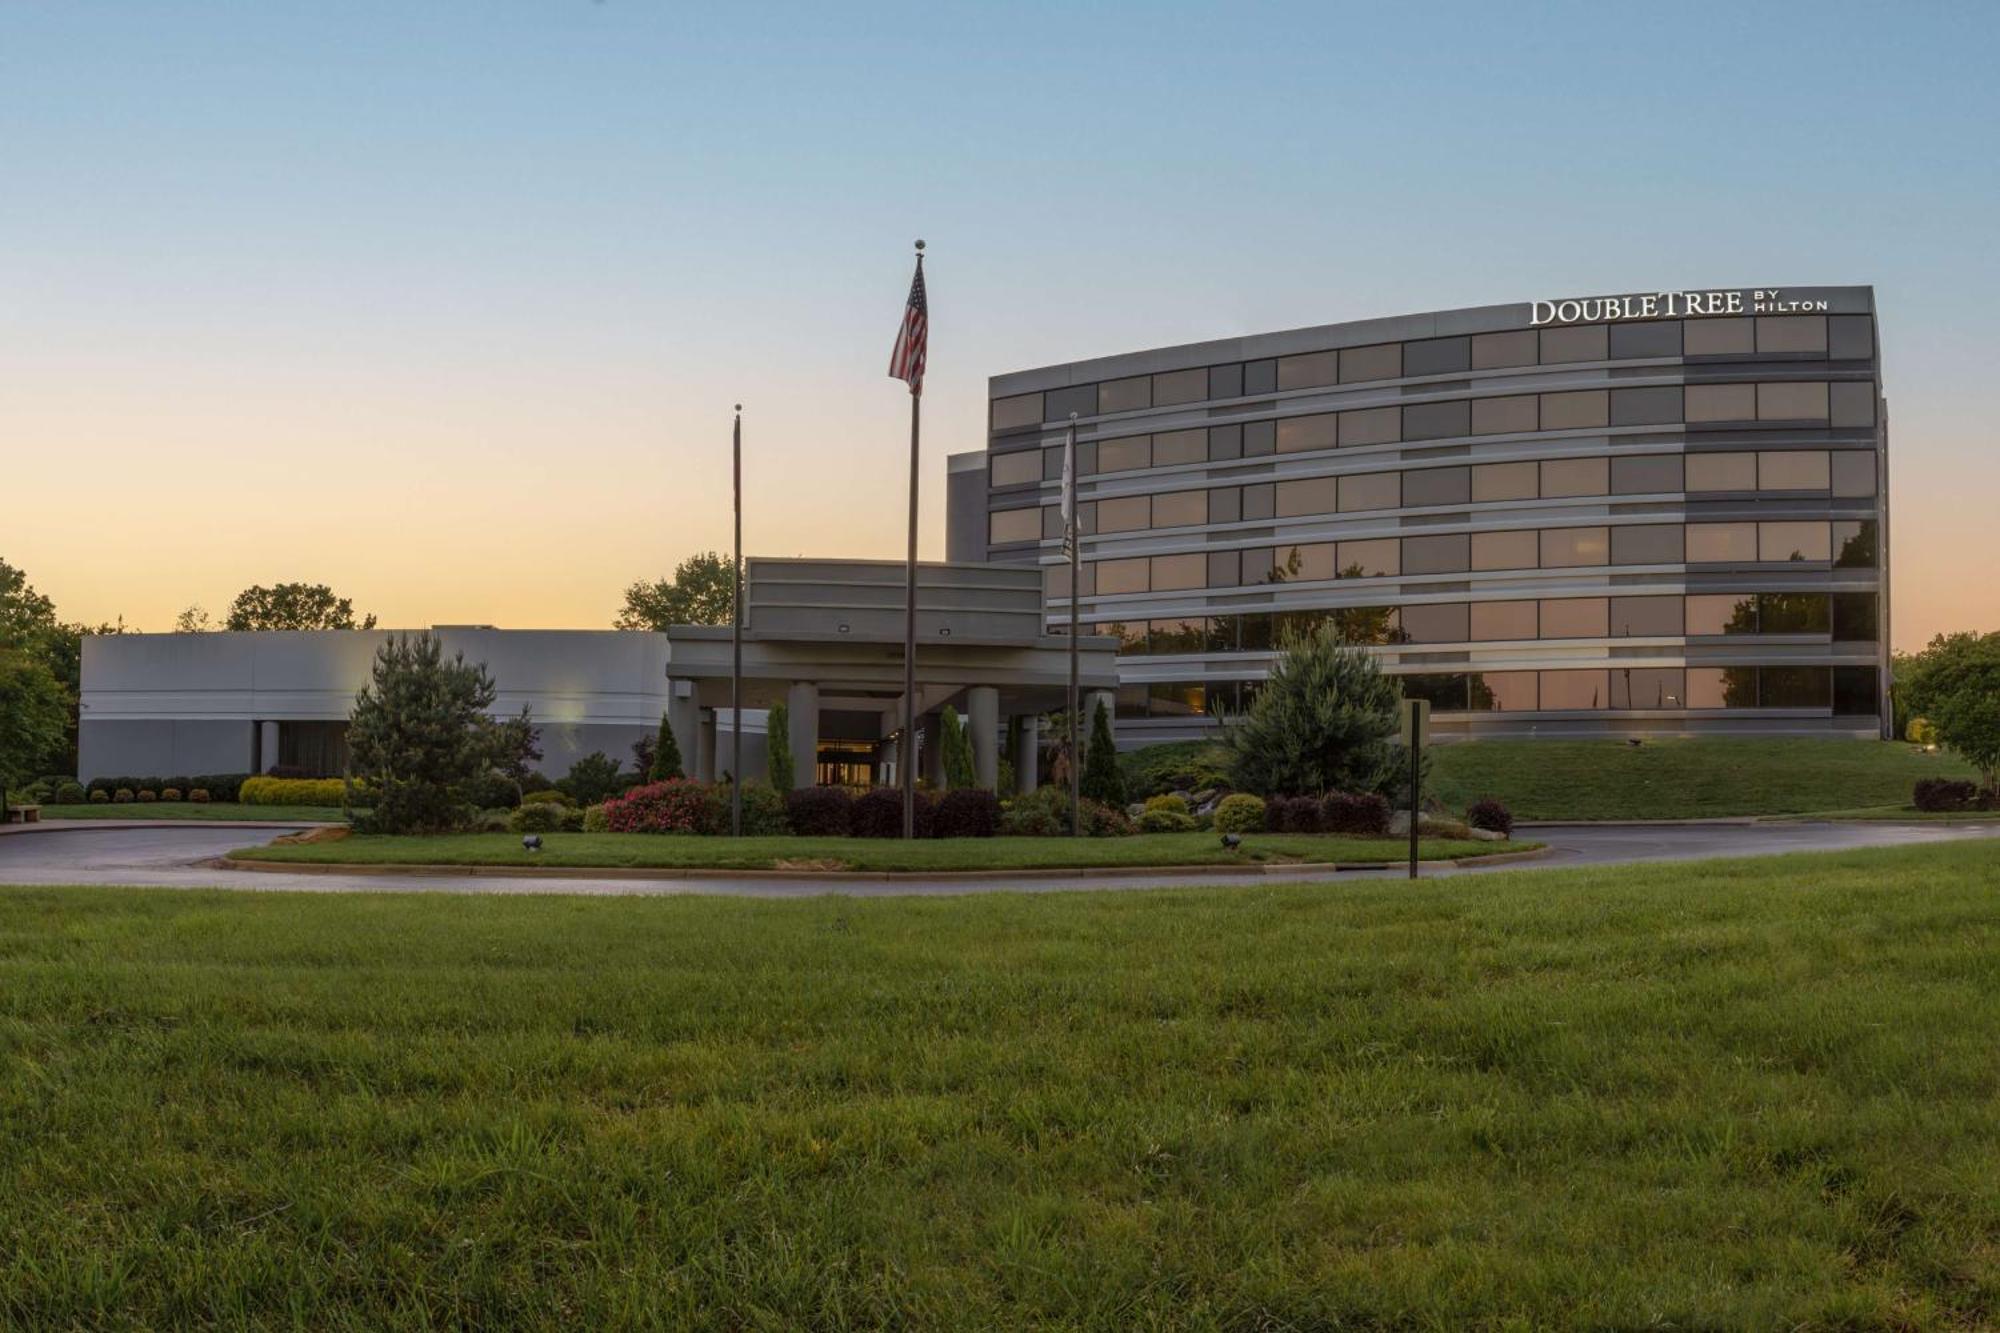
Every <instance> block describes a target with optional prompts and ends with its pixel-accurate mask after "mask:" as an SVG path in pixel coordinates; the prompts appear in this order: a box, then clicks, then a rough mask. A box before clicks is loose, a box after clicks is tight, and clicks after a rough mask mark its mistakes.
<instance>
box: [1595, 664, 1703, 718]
mask: <svg viewBox="0 0 2000 1333" xmlns="http://www.w3.org/2000/svg"><path fill="white" fill-rule="evenodd" d="M1611 706H1612V707H1613V708H1685V707H1687V673H1686V672H1685V671H1682V670H1681V669H1680V668H1679V667H1624V668H1620V669H1619V670H1616V671H1613V672H1612V673H1611Z"/></svg>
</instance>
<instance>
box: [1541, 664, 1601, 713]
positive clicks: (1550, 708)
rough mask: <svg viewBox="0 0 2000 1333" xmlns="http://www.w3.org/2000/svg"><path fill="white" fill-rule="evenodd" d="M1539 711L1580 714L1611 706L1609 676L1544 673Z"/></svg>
mask: <svg viewBox="0 0 2000 1333" xmlns="http://www.w3.org/2000/svg"><path fill="white" fill-rule="evenodd" d="M1541 676H1542V681H1541V685H1542V711H1543V712H1545V713H1547V712H1555V711H1558V710H1561V711H1564V712H1580V711H1584V710H1587V709H1592V708H1603V707H1605V706H1606V704H1608V703H1609V702H1610V694H1611V682H1610V679H1609V673H1608V672H1606V671H1603V670H1594V671H1544V672H1542V673H1541Z"/></svg>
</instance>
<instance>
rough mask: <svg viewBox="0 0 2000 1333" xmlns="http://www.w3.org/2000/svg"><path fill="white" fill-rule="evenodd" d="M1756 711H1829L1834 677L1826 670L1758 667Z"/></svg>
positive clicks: (1794, 667)
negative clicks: (1804, 709)
mask: <svg viewBox="0 0 2000 1333" xmlns="http://www.w3.org/2000/svg"><path fill="white" fill-rule="evenodd" d="M1757 693H1758V707H1760V708H1828V707H1831V706H1832V704H1833V674H1832V672H1831V671H1830V670H1829V669H1828V668H1826V667H1816V666H1783V667H1772V666H1767V667H1760V668H1759V669H1758V671H1757Z"/></svg>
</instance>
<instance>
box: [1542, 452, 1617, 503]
mask: <svg viewBox="0 0 2000 1333" xmlns="http://www.w3.org/2000/svg"><path fill="white" fill-rule="evenodd" d="M1610 490H1611V460H1610V459H1608V458H1550V459H1545V460H1544V461H1543V463H1542V498H1543V499H1544V500H1554V499H1560V498H1563V497H1566V496H1575V495H1606V494H1609V493H1610Z"/></svg>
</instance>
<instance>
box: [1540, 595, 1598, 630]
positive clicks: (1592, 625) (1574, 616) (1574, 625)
mask: <svg viewBox="0 0 2000 1333" xmlns="http://www.w3.org/2000/svg"><path fill="white" fill-rule="evenodd" d="M1608 615H1609V609H1608V607H1607V604H1606V599H1605V598H1602V597H1552V598H1545V599H1543V601H1542V613H1541V619H1542V634H1541V637H1543V638H1544V639H1601V638H1604V637H1605V635H1606V634H1608V633H1609V632H1610V625H1611V622H1610V620H1609V619H1608V618H1607V617H1608Z"/></svg>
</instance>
